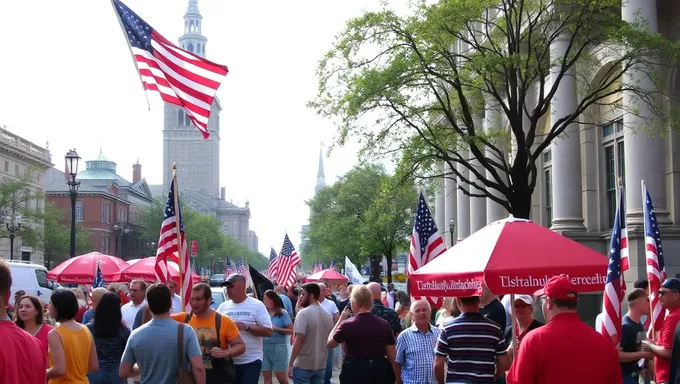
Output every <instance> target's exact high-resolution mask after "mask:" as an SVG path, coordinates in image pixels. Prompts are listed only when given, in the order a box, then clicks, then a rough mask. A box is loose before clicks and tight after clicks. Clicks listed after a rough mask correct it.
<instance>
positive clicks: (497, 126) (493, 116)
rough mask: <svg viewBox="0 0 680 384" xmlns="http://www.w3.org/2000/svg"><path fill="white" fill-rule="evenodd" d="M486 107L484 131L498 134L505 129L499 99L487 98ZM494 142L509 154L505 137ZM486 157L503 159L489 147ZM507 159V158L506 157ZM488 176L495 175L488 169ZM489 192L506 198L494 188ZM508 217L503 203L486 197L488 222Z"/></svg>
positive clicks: (497, 159)
mask: <svg viewBox="0 0 680 384" xmlns="http://www.w3.org/2000/svg"><path fill="white" fill-rule="evenodd" d="M485 104H486V107H485V115H484V132H485V133H486V134H487V135H497V134H499V133H500V132H501V131H502V130H503V117H502V115H501V112H500V111H499V110H498V107H497V105H496V104H497V101H496V100H495V99H493V98H487V100H486V103H485ZM492 143H493V144H494V145H495V146H496V147H497V148H498V149H500V150H501V151H503V154H505V155H506V156H507V145H506V143H505V142H503V139H501V140H493V141H492ZM485 153H486V158H487V159H492V160H494V161H498V162H499V163H501V162H502V160H501V159H499V158H498V154H497V153H496V152H494V151H492V150H490V149H489V148H486V152H485ZM506 161H507V159H506ZM498 173H499V174H501V175H503V172H501V171H500V170H498ZM486 178H487V179H489V180H493V176H491V172H489V171H488V170H487V171H486ZM489 192H491V194H492V195H493V196H496V197H499V198H502V199H503V200H505V198H504V197H503V195H501V194H500V192H498V191H496V190H494V189H489ZM506 217H508V211H507V210H506V209H505V207H503V206H502V205H500V204H498V203H497V202H495V201H493V200H491V199H489V198H487V199H486V223H487V224H489V223H492V222H494V221H496V220H501V219H504V218H506Z"/></svg>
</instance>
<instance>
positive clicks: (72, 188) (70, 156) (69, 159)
mask: <svg viewBox="0 0 680 384" xmlns="http://www.w3.org/2000/svg"><path fill="white" fill-rule="evenodd" d="M65 159H66V168H67V169H66V171H67V172H68V176H69V179H68V180H67V181H66V184H68V191H69V196H70V197H71V250H70V252H69V257H74V256H75V255H76V198H77V197H78V187H79V186H80V181H77V180H76V175H77V174H78V161H79V160H80V156H78V153H77V152H76V150H75V148H74V149H71V150H70V151H68V152H67V153H66V156H65Z"/></svg>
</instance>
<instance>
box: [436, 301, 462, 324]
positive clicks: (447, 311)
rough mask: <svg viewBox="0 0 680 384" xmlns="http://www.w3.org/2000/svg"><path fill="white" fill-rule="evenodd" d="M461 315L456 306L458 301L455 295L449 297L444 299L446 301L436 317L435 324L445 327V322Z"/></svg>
mask: <svg viewBox="0 0 680 384" xmlns="http://www.w3.org/2000/svg"><path fill="white" fill-rule="evenodd" d="M458 316H460V311H458V308H456V301H455V300H454V299H453V297H447V298H445V299H444V303H443V304H442V307H441V309H440V310H439V311H437V314H436V315H435V317H434V319H435V320H434V321H435V323H434V324H435V325H436V326H437V327H439V328H442V329H443V328H444V322H445V321H447V320H450V319H455V318H456V317H458Z"/></svg>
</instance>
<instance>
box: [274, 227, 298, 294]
mask: <svg viewBox="0 0 680 384" xmlns="http://www.w3.org/2000/svg"><path fill="white" fill-rule="evenodd" d="M298 264H300V256H299V255H298V253H297V251H296V250H295V247H294V246H293V243H291V242H290V239H289V238H288V234H286V237H284V238H283V246H282V247H281V253H280V254H279V262H278V277H279V279H278V280H279V281H278V283H279V284H280V285H283V286H284V287H286V288H290V287H292V286H293V284H295V278H296V277H297V274H296V272H295V268H296V267H297V266H298Z"/></svg>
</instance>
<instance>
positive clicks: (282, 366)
mask: <svg viewBox="0 0 680 384" xmlns="http://www.w3.org/2000/svg"><path fill="white" fill-rule="evenodd" d="M264 306H265V307H266V308H267V311H268V312H269V317H271V319H272V329H273V330H274V333H272V335H271V337H263V338H262V343H263V345H262V347H263V348H262V351H263V358H262V376H264V382H265V384H271V383H272V372H274V374H275V375H276V380H278V381H279V384H288V378H287V377H286V369H287V368H288V346H287V345H286V335H291V334H292V333H293V321H291V319H290V315H289V314H288V312H286V310H285V309H283V300H281V297H280V296H279V295H278V294H277V293H276V292H274V291H273V290H271V289H270V290H268V291H266V292H265V293H264Z"/></svg>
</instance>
